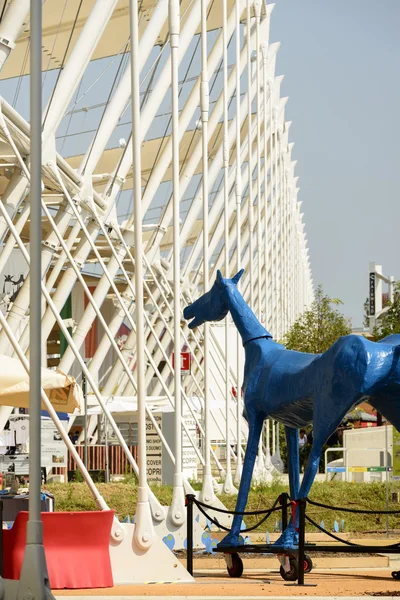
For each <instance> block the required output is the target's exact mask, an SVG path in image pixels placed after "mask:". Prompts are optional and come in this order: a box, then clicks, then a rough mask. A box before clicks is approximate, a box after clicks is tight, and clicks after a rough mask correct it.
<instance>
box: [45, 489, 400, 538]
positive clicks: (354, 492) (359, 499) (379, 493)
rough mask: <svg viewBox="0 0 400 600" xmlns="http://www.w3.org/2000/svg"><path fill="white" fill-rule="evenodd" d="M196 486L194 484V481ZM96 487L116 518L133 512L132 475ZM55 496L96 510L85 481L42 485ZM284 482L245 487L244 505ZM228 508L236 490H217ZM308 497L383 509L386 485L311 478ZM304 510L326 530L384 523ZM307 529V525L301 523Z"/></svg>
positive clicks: (265, 498)
mask: <svg viewBox="0 0 400 600" xmlns="http://www.w3.org/2000/svg"><path fill="white" fill-rule="evenodd" d="M196 487H197V486H196ZM97 488H98V490H99V492H100V494H101V495H102V496H103V498H104V500H105V501H106V502H107V504H108V506H109V507H110V508H112V509H114V510H115V512H116V514H117V516H118V517H119V518H120V519H123V518H125V517H126V516H127V515H129V516H131V517H132V516H134V514H135V512H136V502H137V485H136V482H135V481H134V480H133V479H129V478H127V480H126V481H125V482H120V483H108V484H106V483H99V484H97ZM45 489H46V490H48V491H49V492H50V493H51V494H53V495H54V497H55V509H56V510H57V511H91V510H96V505H95V502H94V500H93V498H92V495H91V494H90V492H89V489H88V487H87V486H86V484H85V483H81V482H73V483H68V484H63V483H56V484H49V485H46V486H45ZM152 489H153V491H154V493H155V494H156V496H157V498H158V499H159V500H160V502H161V504H163V505H168V504H170V503H171V500H172V490H173V488H172V486H160V487H155V488H152ZM286 491H287V487H286V486H285V485H284V484H282V483H280V482H279V480H276V481H274V482H273V483H272V484H271V485H270V486H266V485H264V486H258V487H254V488H252V489H251V490H250V493H249V499H248V502H247V510H262V509H264V508H268V507H270V506H272V504H273V503H274V501H275V500H276V498H277V496H278V495H279V494H281V493H282V492H286ZM392 491H397V492H399V491H400V483H397V482H393V483H391V484H390V485H389V510H400V505H399V504H391V503H390V498H391V492H392ZM219 497H220V499H221V500H222V502H223V503H224V504H225V506H226V507H227V508H228V509H231V510H234V508H235V503H236V496H227V495H224V494H222V495H221V496H219ZM310 499H311V500H315V501H317V502H321V503H323V504H327V505H328V506H337V507H344V508H354V509H362V510H385V506H386V486H385V484H384V483H344V482H323V483H319V482H316V483H314V485H313V487H312V490H311V493H310ZM307 514H308V515H309V516H310V517H311V518H312V519H313V520H314V521H316V522H317V523H320V521H321V520H323V521H324V524H325V529H327V530H328V531H332V529H333V522H334V520H337V521H338V522H339V523H340V522H341V520H342V519H343V520H344V531H346V532H365V533H367V532H379V531H384V530H385V527H386V517H385V515H360V514H352V513H346V512H342V511H339V510H337V511H336V510H335V511H332V510H328V509H323V508H318V507H315V506H311V505H309V506H308V508H307ZM276 515H277V516H275V515H271V517H270V519H269V520H268V521H267V523H265V524H263V525H262V526H261V530H263V531H265V530H266V529H267V530H269V531H272V530H273V527H274V524H275V521H276V519H277V518H279V517H278V515H279V513H276ZM259 519H260V518H259V517H246V518H245V522H246V525H247V526H248V527H250V526H252V525H254V524H255V523H256V522H257V520H259ZM307 529H308V530H310V531H311V530H313V527H311V526H309V527H307ZM389 529H390V530H394V529H400V515H390V516H389Z"/></svg>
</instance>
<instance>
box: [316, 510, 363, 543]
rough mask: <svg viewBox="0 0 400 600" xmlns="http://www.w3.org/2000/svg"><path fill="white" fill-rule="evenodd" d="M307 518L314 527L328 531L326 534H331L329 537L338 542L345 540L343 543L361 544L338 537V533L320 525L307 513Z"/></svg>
mask: <svg viewBox="0 0 400 600" xmlns="http://www.w3.org/2000/svg"><path fill="white" fill-rule="evenodd" d="M306 520H307V521H308V522H309V523H311V525H314V527H316V528H317V529H319V530H320V531H322V533H326V535H329V537H331V538H333V539H334V540H336V541H337V542H343V544H346V545H347V546H359V545H360V544H354V542H349V541H348V540H344V539H342V538H340V537H338V536H337V535H335V534H334V533H331V532H330V531H327V530H326V529H324V528H323V527H321V525H318V523H316V522H315V521H313V519H312V518H311V517H308V516H307V515H306Z"/></svg>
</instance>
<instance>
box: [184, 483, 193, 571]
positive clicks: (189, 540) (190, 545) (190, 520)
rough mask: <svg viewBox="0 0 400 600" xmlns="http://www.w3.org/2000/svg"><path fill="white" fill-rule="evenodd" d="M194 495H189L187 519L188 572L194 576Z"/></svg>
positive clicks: (187, 499) (187, 497) (187, 498)
mask: <svg viewBox="0 0 400 600" xmlns="http://www.w3.org/2000/svg"><path fill="white" fill-rule="evenodd" d="M193 498H194V496H193V494H187V496H186V506H187V519H186V540H187V549H186V552H187V554H186V570H187V571H188V572H189V573H190V575H193Z"/></svg>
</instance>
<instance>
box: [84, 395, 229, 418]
mask: <svg viewBox="0 0 400 600" xmlns="http://www.w3.org/2000/svg"><path fill="white" fill-rule="evenodd" d="M103 400H104V402H105V403H106V405H107V408H108V410H109V411H110V412H111V413H132V412H136V411H137V409H138V407H137V396H109V397H108V398H103ZM189 402H190V405H191V407H192V409H193V410H194V412H197V413H199V412H201V410H202V408H203V399H202V398H198V397H197V396H193V397H192V398H189ZM146 405H147V406H148V407H149V408H150V410H151V411H152V412H160V413H167V412H173V411H174V409H173V407H172V406H171V403H170V401H169V400H168V398H167V396H147V397H146ZM225 406H226V402H225V400H224V399H221V400H215V399H212V400H211V409H214V410H215V409H217V408H221V409H224V408H225ZM183 412H184V413H187V412H189V409H188V407H187V406H186V403H185V404H184V406H183ZM101 413H102V409H101V407H100V405H99V404H98V402H97V400H96V397H95V396H94V394H89V395H88V415H99V414H101Z"/></svg>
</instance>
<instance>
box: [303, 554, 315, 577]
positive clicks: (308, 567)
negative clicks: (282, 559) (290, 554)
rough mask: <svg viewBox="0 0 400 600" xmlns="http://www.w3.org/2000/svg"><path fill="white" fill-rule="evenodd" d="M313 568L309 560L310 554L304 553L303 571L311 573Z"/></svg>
mask: <svg viewBox="0 0 400 600" xmlns="http://www.w3.org/2000/svg"><path fill="white" fill-rule="evenodd" d="M312 568H313V562H312V560H311V556H308V554H305V555H304V573H311V571H312Z"/></svg>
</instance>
